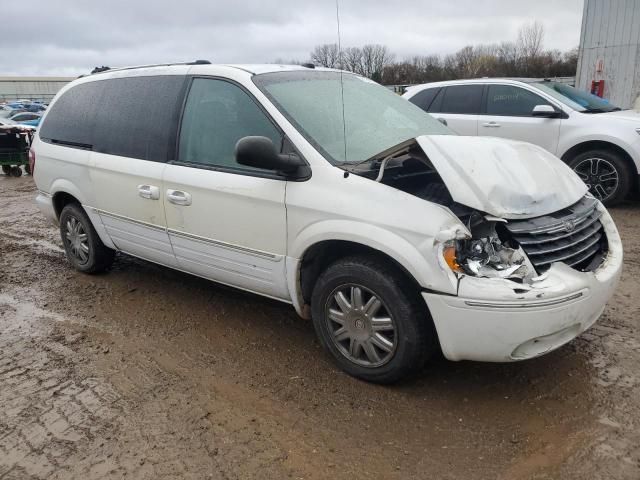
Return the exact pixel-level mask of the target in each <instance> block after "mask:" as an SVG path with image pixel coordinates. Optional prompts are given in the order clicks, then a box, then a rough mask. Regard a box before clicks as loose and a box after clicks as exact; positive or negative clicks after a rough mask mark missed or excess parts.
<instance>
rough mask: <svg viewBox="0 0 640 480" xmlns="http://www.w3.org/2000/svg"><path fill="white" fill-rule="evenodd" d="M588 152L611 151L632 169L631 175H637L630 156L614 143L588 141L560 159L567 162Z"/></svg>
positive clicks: (576, 146)
mask: <svg viewBox="0 0 640 480" xmlns="http://www.w3.org/2000/svg"><path fill="white" fill-rule="evenodd" d="M589 150H612V151H614V152H616V153H617V154H619V155H620V156H622V157H623V158H624V159H625V161H626V162H627V163H628V164H629V166H630V167H631V168H632V171H633V173H635V175H636V176H637V175H638V167H637V165H636V162H635V161H634V160H633V157H632V156H631V154H629V152H628V151H627V150H625V149H624V148H622V147H621V146H620V145H616V144H615V143H613V142H609V141H606V140H588V141H585V142H581V143H578V144H576V145H574V146H572V147H571V148H569V149H568V150H567V151H566V152H564V153H563V154H562V156H561V157H560V158H561V159H562V161H563V162H568V161H569V160H571V159H572V158H573V157H575V156H576V155H579V154H581V153H584V152H588V151H589ZM634 182H635V183H637V180H634Z"/></svg>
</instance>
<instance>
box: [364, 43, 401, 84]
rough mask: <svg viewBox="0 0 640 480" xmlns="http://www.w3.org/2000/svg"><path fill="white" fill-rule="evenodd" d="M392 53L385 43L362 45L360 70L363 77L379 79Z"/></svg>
mask: <svg viewBox="0 0 640 480" xmlns="http://www.w3.org/2000/svg"><path fill="white" fill-rule="evenodd" d="M393 59H394V55H393V54H392V53H391V52H390V51H389V49H388V48H387V47H386V46H385V45H378V44H375V45H365V46H364V47H362V71H361V72H360V73H361V74H362V75H364V76H365V77H369V78H373V79H374V80H377V81H380V80H381V79H382V71H383V70H384V67H386V66H387V65H389V64H390V63H391V62H392V61H393Z"/></svg>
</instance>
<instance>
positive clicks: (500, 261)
mask: <svg viewBox="0 0 640 480" xmlns="http://www.w3.org/2000/svg"><path fill="white" fill-rule="evenodd" d="M467 223H468V225H467V226H468V229H469V231H470V232H471V238H469V239H463V240H449V241H448V242H446V243H445V245H444V248H443V250H442V255H443V257H444V260H445V262H446V264H447V265H448V266H449V267H450V268H451V269H452V270H453V271H455V272H458V273H463V274H467V275H472V276H475V277H487V278H508V279H512V280H520V281H522V280H523V279H524V278H525V277H527V276H529V275H531V274H533V273H534V270H533V268H532V267H531V265H530V263H529V261H528V259H527V257H526V256H525V254H524V252H523V251H522V249H521V248H520V246H519V245H517V244H516V242H515V241H514V240H512V239H511V238H509V235H508V233H507V232H506V229H504V228H502V227H501V223H504V220H502V219H499V218H493V217H488V218H487V217H483V216H482V215H480V214H479V213H477V212H475V213H473V214H472V215H471V216H470V217H469V220H468V222H467Z"/></svg>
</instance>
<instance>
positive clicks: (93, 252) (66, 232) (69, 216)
mask: <svg viewBox="0 0 640 480" xmlns="http://www.w3.org/2000/svg"><path fill="white" fill-rule="evenodd" d="M60 236H61V237H62V243H63V245H64V250H65V252H66V254H67V259H68V260H69V263H71V265H72V266H73V268H75V269H76V270H78V271H80V272H84V273H100V272H104V271H106V270H109V268H110V267H111V265H112V264H113V259H114V257H115V252H114V251H113V250H111V249H110V248H107V247H106V246H105V245H104V243H102V240H100V237H99V236H98V233H97V232H96V230H95V229H94V228H93V225H92V224H91V220H89V217H88V216H87V214H86V212H85V211H84V209H83V208H82V206H80V205H79V204H77V203H70V204H68V205H66V206H65V207H64V208H63V209H62V213H61V214H60Z"/></svg>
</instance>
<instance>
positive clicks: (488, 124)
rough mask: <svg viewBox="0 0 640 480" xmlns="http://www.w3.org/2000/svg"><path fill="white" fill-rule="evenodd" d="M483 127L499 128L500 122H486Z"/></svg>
mask: <svg viewBox="0 0 640 480" xmlns="http://www.w3.org/2000/svg"><path fill="white" fill-rule="evenodd" d="M482 126H483V127H493V128H497V127H499V126H500V124H499V123H498V122H484V123H483V124H482Z"/></svg>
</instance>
